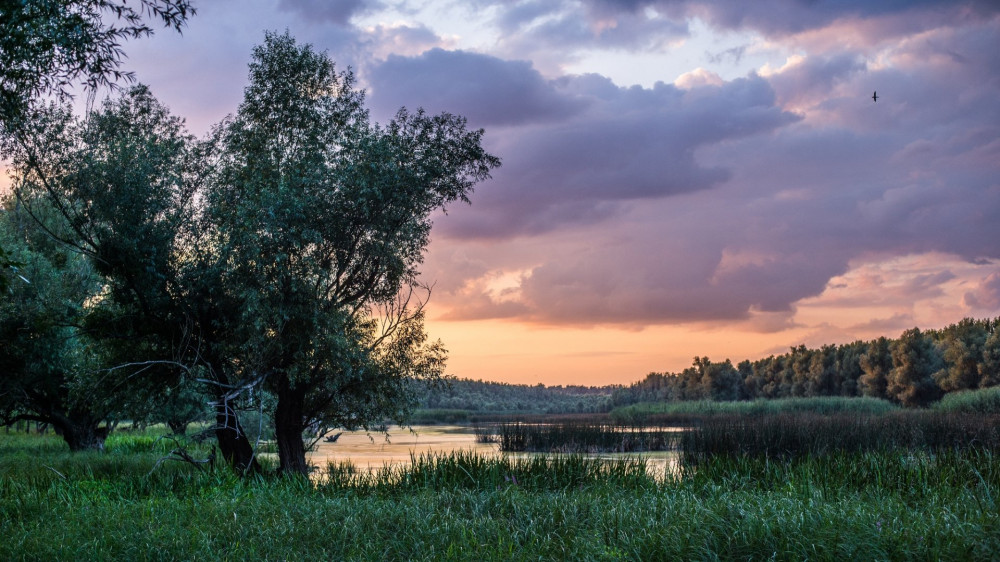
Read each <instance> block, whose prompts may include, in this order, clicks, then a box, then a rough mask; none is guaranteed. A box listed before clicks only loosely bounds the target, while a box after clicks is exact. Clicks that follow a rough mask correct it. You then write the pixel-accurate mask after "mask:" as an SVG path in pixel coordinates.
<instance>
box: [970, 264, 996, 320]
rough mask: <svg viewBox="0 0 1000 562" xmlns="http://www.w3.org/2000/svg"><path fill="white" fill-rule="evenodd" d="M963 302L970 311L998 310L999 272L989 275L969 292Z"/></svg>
mask: <svg viewBox="0 0 1000 562" xmlns="http://www.w3.org/2000/svg"><path fill="white" fill-rule="evenodd" d="M963 299H964V300H963V302H964V303H965V305H966V306H968V307H969V308H972V309H987V310H990V309H992V310H997V309H1000V271H995V272H993V273H990V274H989V275H987V276H986V277H985V278H983V279H982V280H981V281H979V283H977V284H976V286H975V287H974V288H973V289H972V290H971V291H969V292H967V293H965V295H964V298H963Z"/></svg>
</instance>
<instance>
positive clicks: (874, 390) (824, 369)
mask: <svg viewBox="0 0 1000 562" xmlns="http://www.w3.org/2000/svg"><path fill="white" fill-rule="evenodd" d="M998 328H1000V317H998V318H995V319H983V320H976V319H971V318H966V319H963V320H961V321H960V322H958V323H956V324H952V325H950V326H947V327H945V328H943V329H940V330H925V331H921V330H920V329H919V328H912V329H910V330H906V331H905V332H903V333H902V334H901V335H900V336H899V337H898V338H896V339H890V338H885V337H880V338H878V339H875V340H871V341H855V342H853V343H848V344H844V345H824V346H822V347H820V348H819V349H810V348H807V347H806V346H804V345H799V346H796V347H793V348H791V350H790V351H789V352H788V353H785V354H782V355H772V356H770V357H766V358H764V359H759V360H757V361H749V360H747V361H742V362H740V363H739V364H737V365H736V366H733V364H732V362H731V361H729V360H728V359H727V360H725V361H723V362H713V361H711V360H709V358H707V357H695V359H694V364H693V365H692V366H691V367H688V368H687V369H684V370H683V371H681V372H679V373H650V374H649V375H647V376H646V378H645V379H643V380H641V381H639V382H636V383H634V384H632V385H630V386H628V387H624V388H622V389H620V390H618V391H616V392H615V393H614V395H613V396H612V403H613V404H614V405H616V406H617V405H626V404H633V403H636V402H644V401H678V400H705V399H708V400H753V399H757V398H790V397H808V396H871V397H875V398H882V399H886V400H890V401H892V402H895V403H898V404H902V405H904V406H909V407H914V406H926V405H928V404H930V403H931V402H934V401H936V400H939V399H940V398H941V397H942V396H943V395H944V394H945V393H948V392H957V391H962V390H975V389H979V388H988V387H992V386H996V385H998V384H1000V329H998Z"/></svg>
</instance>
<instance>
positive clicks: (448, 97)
mask: <svg viewBox="0 0 1000 562" xmlns="http://www.w3.org/2000/svg"><path fill="white" fill-rule="evenodd" d="M367 78H368V82H369V84H370V85H371V103H372V105H373V106H374V107H375V108H376V110H377V112H378V113H380V114H391V113H393V112H395V110H396V109H398V108H400V107H402V106H407V107H423V108H425V109H427V110H428V111H431V112H433V113H438V112H441V111H448V112H450V113H457V114H459V115H464V116H465V117H467V118H468V119H469V121H470V122H471V123H472V124H473V125H474V126H477V127H478V126H490V125H515V124H521V123H526V122H544V121H551V120H558V119H562V118H565V117H568V116H570V115H572V114H574V113H576V112H578V111H580V110H581V109H582V108H583V107H584V106H585V104H586V101H585V100H584V99H582V98H580V97H579V96H574V95H571V94H567V93H565V92H560V91H559V90H557V88H556V87H555V85H554V84H553V83H552V82H550V81H548V80H546V79H544V78H543V77H542V75H541V74H539V73H538V71H536V70H535V69H533V68H532V67H531V63H530V62H527V61H505V60H502V59H498V58H496V57H492V56H489V55H480V54H476V53H469V52H464V51H446V50H443V49H431V50H429V51H427V52H425V53H423V54H422V55H420V56H416V57H403V56H398V55H391V56H389V57H388V59H387V60H386V61H385V62H383V63H381V64H378V65H377V66H375V67H374V68H373V69H372V70H371V71H370V72H369V73H368V74H367Z"/></svg>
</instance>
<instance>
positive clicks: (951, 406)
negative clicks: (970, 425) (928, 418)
mask: <svg viewBox="0 0 1000 562" xmlns="http://www.w3.org/2000/svg"><path fill="white" fill-rule="evenodd" d="M933 409H934V410H935V411H938V412H962V413H969V414H1000V386H994V387H991V388H983V389H980V390H966V391H962V392H949V393H948V394H945V395H944V398H942V399H941V401H940V402H938V403H937V404H935V405H934V406H933Z"/></svg>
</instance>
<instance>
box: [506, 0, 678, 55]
mask: <svg viewBox="0 0 1000 562" xmlns="http://www.w3.org/2000/svg"><path fill="white" fill-rule="evenodd" d="M488 4H492V6H493V7H494V8H495V9H496V10H497V12H498V16H497V17H496V19H495V24H496V25H497V27H498V29H499V31H500V34H501V40H500V48H501V49H502V50H505V51H506V52H508V53H515V54H516V53H526V52H535V53H538V52H544V51H549V52H551V51H557V52H559V53H562V54H563V55H564V56H569V57H572V56H573V52H574V51H575V50H576V49H580V48H586V49H607V48H613V49H625V50H629V51H662V50H664V49H665V48H666V47H667V46H668V45H670V44H671V43H672V42H673V41H676V40H678V39H682V38H684V37H687V36H688V34H689V29H688V26H687V22H686V21H685V19H684V18H680V19H678V18H670V17H664V16H663V15H661V14H659V13H656V12H649V11H646V10H641V9H625V8H627V7H625V6H620V5H613V4H611V3H604V2H570V1H565V0H564V1H547V2H539V1H534V0H530V1H522V2H511V3H508V2H495V3H488ZM632 4H635V5H636V6H634V7H636V8H637V7H638V5H639V4H642V3H640V2H633V3H632Z"/></svg>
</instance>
